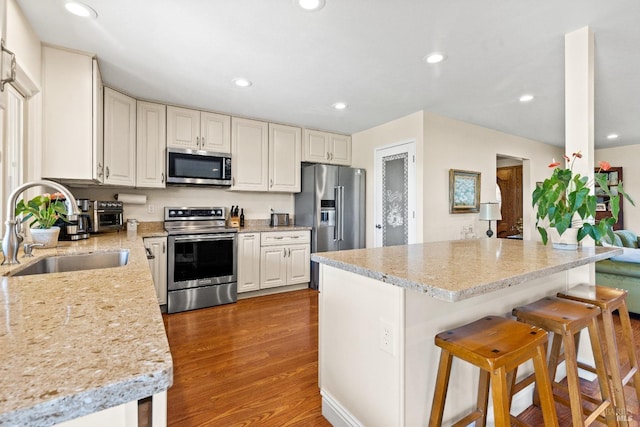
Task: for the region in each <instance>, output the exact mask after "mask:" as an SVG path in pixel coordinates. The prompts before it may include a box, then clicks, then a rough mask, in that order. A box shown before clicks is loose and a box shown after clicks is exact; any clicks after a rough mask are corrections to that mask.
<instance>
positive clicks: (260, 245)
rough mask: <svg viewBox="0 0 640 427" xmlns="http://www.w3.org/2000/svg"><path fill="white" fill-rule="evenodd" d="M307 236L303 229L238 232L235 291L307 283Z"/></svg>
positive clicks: (308, 247) (307, 232)
mask: <svg viewBox="0 0 640 427" xmlns="http://www.w3.org/2000/svg"><path fill="white" fill-rule="evenodd" d="M310 237H311V235H310V232H309V231H306V230H303V231H274V232H264V233H240V235H239V240H238V242H239V243H238V292H248V291H256V290H259V289H269V288H276V287H280V286H288V285H295V284H300V283H307V282H309V279H310V265H311V246H310Z"/></svg>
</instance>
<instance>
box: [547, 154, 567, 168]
mask: <svg viewBox="0 0 640 427" xmlns="http://www.w3.org/2000/svg"><path fill="white" fill-rule="evenodd" d="M565 157H567V156H565ZM558 166H560V162H556V159H553V162H552V163H551V164H550V165H549V167H550V168H555V167H558Z"/></svg>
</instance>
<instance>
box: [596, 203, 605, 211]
mask: <svg viewBox="0 0 640 427" xmlns="http://www.w3.org/2000/svg"><path fill="white" fill-rule="evenodd" d="M606 210H607V204H606V203H596V212H605V211H606Z"/></svg>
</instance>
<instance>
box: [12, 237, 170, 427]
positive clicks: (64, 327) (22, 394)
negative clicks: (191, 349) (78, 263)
mask: <svg viewBox="0 0 640 427" xmlns="http://www.w3.org/2000/svg"><path fill="white" fill-rule="evenodd" d="M121 248H122V249H129V250H130V254H129V261H128V263H127V265H125V266H122V267H115V268H108V269H98V270H84V271H77V272H68V273H52V274H39V275H31V276H21V277H6V274H7V273H9V272H10V271H11V270H15V269H16V268H19V266H18V267H16V266H11V267H7V266H0V349H1V350H0V425H3V426H4V425H10V426H13V425H19V426H30V425H34V426H46V425H52V424H55V423H59V422H62V421H65V420H69V419H73V418H76V417H79V416H82V415H86V414H90V413H93V412H97V411H99V410H102V409H106V408H109V407H113V406H117V405H120V404H123V403H126V402H130V401H135V400H139V399H142V398H144V397H147V396H151V395H153V394H155V393H158V392H162V391H164V390H167V389H168V388H169V387H170V386H171V384H172V381H173V364H172V359H171V353H170V351H169V343H168V341H167V337H166V334H165V330H164V324H163V321H162V315H161V313H160V309H159V307H158V303H157V299H156V295H155V291H154V287H153V282H152V278H151V273H150V271H149V266H148V261H147V258H146V255H145V251H144V247H143V243H142V238H141V237H140V236H138V237H135V238H131V239H128V238H127V234H126V232H121V233H109V234H104V235H100V236H99V237H93V236H92V237H91V238H90V239H88V240H83V241H79V242H59V245H58V247H57V248H56V249H47V250H43V249H37V248H36V249H35V250H34V254H35V255H36V257H38V256H44V255H55V254H71V253H86V252H90V251H104V250H111V249H121ZM0 257H1V255H0ZM20 257H22V250H20ZM32 259H33V260H35V259H36V258H32ZM19 260H20V262H21V263H22V265H25V264H26V263H28V262H30V261H28V260H29V259H28V258H19Z"/></svg>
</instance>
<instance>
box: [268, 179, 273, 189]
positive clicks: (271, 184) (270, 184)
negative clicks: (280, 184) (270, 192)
mask: <svg viewBox="0 0 640 427" xmlns="http://www.w3.org/2000/svg"><path fill="white" fill-rule="evenodd" d="M269 187H273V179H270V180H269Z"/></svg>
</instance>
